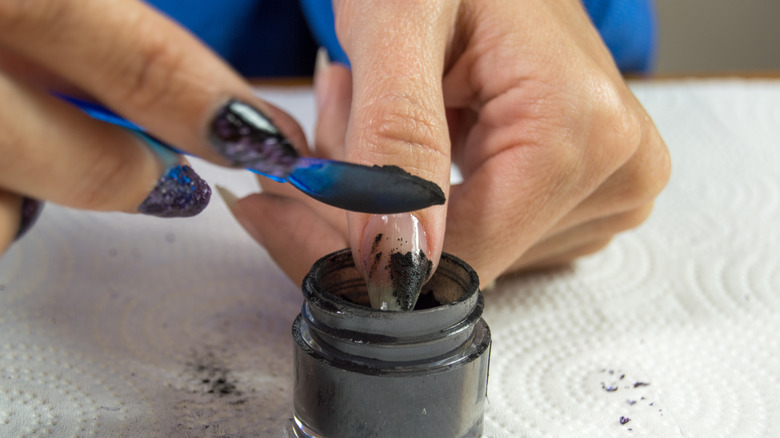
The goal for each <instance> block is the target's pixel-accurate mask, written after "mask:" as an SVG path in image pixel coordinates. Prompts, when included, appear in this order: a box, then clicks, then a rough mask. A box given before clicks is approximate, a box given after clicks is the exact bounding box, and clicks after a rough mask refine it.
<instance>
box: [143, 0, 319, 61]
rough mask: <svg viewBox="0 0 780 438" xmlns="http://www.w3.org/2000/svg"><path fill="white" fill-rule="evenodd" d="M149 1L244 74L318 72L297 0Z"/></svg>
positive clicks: (315, 46) (310, 41) (312, 40)
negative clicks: (315, 69)
mask: <svg viewBox="0 0 780 438" xmlns="http://www.w3.org/2000/svg"><path fill="white" fill-rule="evenodd" d="M147 1H148V3H150V4H151V5H153V6H154V7H156V8H157V9H159V10H160V11H162V12H163V13H165V14H166V15H168V16H170V17H171V18H172V19H174V20H175V21H177V22H178V23H180V24H181V25H182V26H184V27H186V28H187V29H189V30H190V31H191V32H193V33H194V34H195V35H197V37H198V38H200V39H201V40H202V41H203V42H204V43H206V45H208V46H209V47H211V49H212V50H214V51H215V52H217V54H219V55H220V56H221V57H222V58H224V59H225V60H226V61H227V62H229V63H230V64H231V65H232V66H233V68H235V69H236V70H238V71H239V72H240V73H241V74H243V75H244V76H247V77H290V76H310V75H311V74H312V73H313V71H314V58H315V55H316V53H317V45H316V44H315V42H314V39H313V38H312V36H311V33H310V31H309V27H308V25H307V23H306V20H305V19H304V17H303V13H302V12H301V9H300V5H299V4H298V2H297V1H295V0H220V1H213V0H212V1H182V0H147ZM328 4H330V2H328ZM331 21H332V19H331Z"/></svg>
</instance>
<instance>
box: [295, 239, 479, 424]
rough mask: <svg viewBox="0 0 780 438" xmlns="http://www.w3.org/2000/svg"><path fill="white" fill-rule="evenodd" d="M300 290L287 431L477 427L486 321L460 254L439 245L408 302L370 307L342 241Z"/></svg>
mask: <svg viewBox="0 0 780 438" xmlns="http://www.w3.org/2000/svg"><path fill="white" fill-rule="evenodd" d="M302 289H303V295H304V298H305V301H304V304H303V306H302V308H301V314H300V315H298V317H297V318H296V320H295V322H294V323H293V328H292V332H293V339H294V341H295V353H294V354H295V357H294V362H295V386H294V396H293V399H294V425H293V428H294V432H295V436H296V437H306V438H315V437H316V438H336V437H338V438H349V437H375V438H382V437H393V438H395V437H426V438H466V437H479V436H481V434H482V421H483V415H484V409H485V399H486V396H487V380H488V363H489V358H490V329H489V328H488V326H487V324H486V323H485V321H484V320H483V319H482V310H483V308H484V300H483V297H482V293H481V292H480V291H479V279H478V278H477V274H476V273H475V272H474V270H473V269H471V267H469V266H468V265H467V264H466V263H465V262H463V261H462V260H460V259H458V258H456V257H454V256H451V255H448V254H442V258H441V261H440V262H439V267H438V269H437V270H436V272H435V273H434V275H433V277H432V278H431V280H430V281H429V282H428V283H426V285H425V286H424V287H423V291H422V293H421V295H420V299H419V300H418V302H417V306H416V307H415V309H414V310H412V311H398V312H395V311H383V310H376V309H372V308H371V307H370V305H369V299H368V293H367V291H366V283H365V280H364V279H363V277H362V276H361V274H360V273H359V271H358V270H357V269H356V268H355V265H354V261H353V259H352V254H351V252H350V251H349V250H342V251H339V252H335V253H333V254H330V255H328V256H325V257H323V258H322V259H320V260H319V261H317V262H316V263H315V264H314V265H313V266H312V268H311V270H310V271H309V274H308V275H307V276H306V278H305V279H304V281H303V287H302Z"/></svg>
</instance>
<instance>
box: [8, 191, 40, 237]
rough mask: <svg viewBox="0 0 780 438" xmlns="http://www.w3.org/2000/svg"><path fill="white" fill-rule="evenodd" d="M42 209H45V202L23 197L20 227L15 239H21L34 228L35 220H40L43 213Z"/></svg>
mask: <svg viewBox="0 0 780 438" xmlns="http://www.w3.org/2000/svg"><path fill="white" fill-rule="evenodd" d="M41 210H43V202H41V201H39V200H37V199H32V198H24V199H22V215H21V218H20V219H19V229H18V231H17V232H16V237H14V240H19V239H20V238H21V237H22V236H24V234H25V233H27V231H29V230H30V228H32V226H33V224H34V223H35V221H36V220H38V216H40V215H41Z"/></svg>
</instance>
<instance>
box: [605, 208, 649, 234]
mask: <svg viewBox="0 0 780 438" xmlns="http://www.w3.org/2000/svg"><path fill="white" fill-rule="evenodd" d="M652 211H653V203H652V202H647V203H645V204H644V205H642V206H640V207H637V208H635V209H633V210H629V211H627V212H624V213H620V214H619V215H618V216H617V217H616V218H615V221H614V226H615V229H616V232H619V231H626V230H631V229H634V228H636V227H638V226H640V225H642V224H643V223H645V221H646V220H647V218H648V217H650V213H651V212H652Z"/></svg>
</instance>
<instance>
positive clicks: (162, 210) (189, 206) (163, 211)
mask: <svg viewBox="0 0 780 438" xmlns="http://www.w3.org/2000/svg"><path fill="white" fill-rule="evenodd" d="M210 199H211V188H210V187H209V185H208V184H207V183H206V181H204V180H203V179H202V178H201V177H200V176H198V174H197V173H195V171H194V170H192V168H191V167H190V166H187V165H177V166H173V167H171V168H169V169H168V171H167V172H166V173H165V175H163V176H162V178H160V180H159V181H158V182H157V186H156V187H155V188H154V190H152V191H151V193H149V196H148V197H147V198H146V200H145V201H144V202H143V203H142V204H141V205H140V206H139V207H138V212H140V213H142V214H147V215H151V216H158V217H190V216H195V215H196V214H198V213H200V212H201V211H203V209H204V208H206V206H207V205H208V203H209V200H210Z"/></svg>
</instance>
